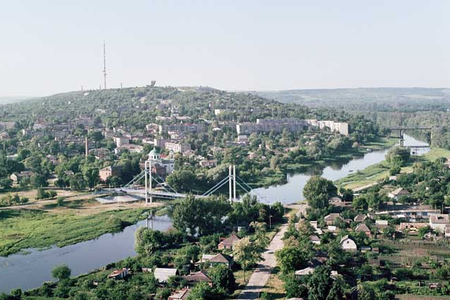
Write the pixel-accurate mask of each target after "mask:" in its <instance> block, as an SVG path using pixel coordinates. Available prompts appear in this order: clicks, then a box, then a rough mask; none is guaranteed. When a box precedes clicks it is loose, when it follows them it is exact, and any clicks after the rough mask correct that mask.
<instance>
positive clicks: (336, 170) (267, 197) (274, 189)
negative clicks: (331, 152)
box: [252, 135, 429, 204]
mask: <svg viewBox="0 0 450 300" xmlns="http://www.w3.org/2000/svg"><path fill="white" fill-rule="evenodd" d="M404 145H405V146H427V145H428V144H427V143H425V142H421V141H419V140H416V139H414V138H413V137H411V136H408V135H404ZM388 151H389V149H385V150H380V151H373V152H369V153H367V154H365V155H364V156H357V157H354V158H353V159H351V160H350V161H347V162H342V163H333V164H329V165H328V166H327V167H326V168H324V169H320V168H311V169H310V170H309V171H308V172H305V173H300V174H288V176H287V183H286V184H282V185H274V186H271V187H268V188H259V189H254V190H253V191H252V193H253V194H254V195H257V196H258V197H259V198H260V199H262V200H261V201H263V202H267V203H274V202H277V201H279V202H281V203H283V204H290V203H296V202H299V201H302V200H305V198H304V197H303V187H304V186H305V184H306V182H307V181H308V179H309V178H310V177H311V176H312V175H320V176H322V177H324V178H326V179H328V180H332V181H335V180H338V179H341V178H343V177H345V176H347V175H349V174H352V173H354V172H357V171H360V170H363V169H365V168H367V167H368V166H371V165H374V164H377V163H380V162H382V161H383V160H384V158H385V156H386V153H387V152H388ZM415 151H416V155H422V154H425V153H426V152H428V151H429V148H428V149H424V148H421V149H418V150H415Z"/></svg>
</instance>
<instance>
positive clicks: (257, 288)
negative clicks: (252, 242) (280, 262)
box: [238, 224, 287, 299]
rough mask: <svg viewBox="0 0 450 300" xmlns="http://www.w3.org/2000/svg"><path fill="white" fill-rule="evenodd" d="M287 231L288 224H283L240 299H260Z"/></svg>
mask: <svg viewBox="0 0 450 300" xmlns="http://www.w3.org/2000/svg"><path fill="white" fill-rule="evenodd" d="M286 229H287V224H283V226H282V227H281V229H280V231H278V233H277V234H276V235H275V236H274V238H273V239H272V241H271V242H270V245H269V248H268V250H267V251H266V252H264V253H263V255H262V256H263V261H262V262H261V263H259V264H258V266H257V267H256V269H255V270H254V272H253V274H252V276H251V277H250V280H249V281H248V283H247V286H246V287H245V288H244V289H243V290H242V292H241V294H240V295H239V297H238V299H258V298H259V294H260V293H261V291H262V290H263V289H264V286H265V285H266V283H267V280H269V277H270V274H271V273H272V269H273V268H274V267H275V266H276V264H277V260H276V258H275V251H277V250H279V249H281V248H283V240H282V239H281V238H282V237H283V235H284V232H285V231H286Z"/></svg>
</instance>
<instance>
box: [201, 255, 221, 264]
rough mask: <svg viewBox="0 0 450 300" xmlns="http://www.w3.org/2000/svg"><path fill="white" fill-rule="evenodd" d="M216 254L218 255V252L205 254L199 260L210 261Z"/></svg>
mask: <svg viewBox="0 0 450 300" xmlns="http://www.w3.org/2000/svg"><path fill="white" fill-rule="evenodd" d="M215 256H217V255H216V254H203V255H202V258H201V259H200V261H199V263H202V262H207V261H210V260H211V258H213V257H215Z"/></svg>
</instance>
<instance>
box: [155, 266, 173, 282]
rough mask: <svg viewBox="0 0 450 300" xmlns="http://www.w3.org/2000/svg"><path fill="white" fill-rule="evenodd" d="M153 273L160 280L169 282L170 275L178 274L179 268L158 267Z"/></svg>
mask: <svg viewBox="0 0 450 300" xmlns="http://www.w3.org/2000/svg"><path fill="white" fill-rule="evenodd" d="M153 274H154V275H155V279H156V280H158V281H159V282H167V280H168V279H169V278H170V277H172V276H176V275H177V274H178V270H177V269H174V268H156V269H155V272H154V273H153Z"/></svg>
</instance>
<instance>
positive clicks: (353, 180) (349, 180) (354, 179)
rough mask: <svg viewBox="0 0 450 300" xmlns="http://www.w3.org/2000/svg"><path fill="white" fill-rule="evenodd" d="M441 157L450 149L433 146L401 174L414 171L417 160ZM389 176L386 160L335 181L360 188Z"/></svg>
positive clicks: (447, 154)
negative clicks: (413, 167)
mask: <svg viewBox="0 0 450 300" xmlns="http://www.w3.org/2000/svg"><path fill="white" fill-rule="evenodd" d="M440 157H445V158H446V157H450V150H447V149H443V148H431V149H430V151H429V152H428V153H426V154H424V155H422V156H417V157H414V159H412V160H411V161H409V162H408V163H407V164H406V165H405V166H404V167H402V168H401V171H400V174H406V173H410V172H412V166H413V164H414V162H416V161H423V160H426V161H435V160H436V159H438V158H440ZM387 177H389V166H388V163H387V162H386V161H382V162H380V163H378V164H375V165H372V166H369V167H367V168H365V169H364V170H361V171H358V172H356V173H354V174H350V175H348V176H346V177H344V178H341V179H339V180H336V181H335V184H336V185H337V186H339V187H345V188H348V189H359V188H361V187H364V186H369V185H373V184H376V183H377V182H379V181H381V180H383V179H385V178H387Z"/></svg>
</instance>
